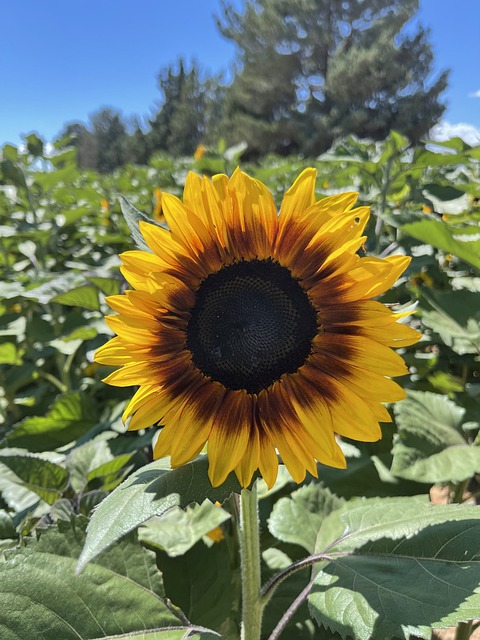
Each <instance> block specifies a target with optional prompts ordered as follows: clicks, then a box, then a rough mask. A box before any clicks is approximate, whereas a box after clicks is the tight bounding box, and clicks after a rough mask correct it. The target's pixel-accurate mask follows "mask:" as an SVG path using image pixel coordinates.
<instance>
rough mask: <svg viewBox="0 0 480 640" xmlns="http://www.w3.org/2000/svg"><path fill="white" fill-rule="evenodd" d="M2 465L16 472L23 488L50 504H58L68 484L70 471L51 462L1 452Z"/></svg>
mask: <svg viewBox="0 0 480 640" xmlns="http://www.w3.org/2000/svg"><path fill="white" fill-rule="evenodd" d="M0 463H1V464H4V465H5V466H6V467H8V468H9V469H10V470H11V471H13V472H14V474H15V475H16V476H17V477H18V478H19V481H20V484H21V485H22V486H23V487H25V488H26V489H29V490H30V491H33V492H34V493H36V494H37V495H38V496H40V498H42V500H45V502H48V504H53V503H54V502H56V501H57V500H58V499H59V498H60V497H61V495H62V492H63V490H64V489H65V488H66V486H67V484H68V475H69V474H68V471H67V470H66V469H65V468H64V467H61V466H60V465H59V464H55V463H54V462H51V461H50V460H43V459H42V458H39V457H37V456H32V455H27V454H23V455H22V454H18V453H17V454H14V453H5V452H4V451H1V450H0Z"/></svg>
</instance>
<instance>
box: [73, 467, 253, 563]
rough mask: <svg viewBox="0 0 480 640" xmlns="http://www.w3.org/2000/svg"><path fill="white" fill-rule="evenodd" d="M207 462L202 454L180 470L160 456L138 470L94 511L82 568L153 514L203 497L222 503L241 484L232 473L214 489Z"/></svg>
mask: <svg viewBox="0 0 480 640" xmlns="http://www.w3.org/2000/svg"><path fill="white" fill-rule="evenodd" d="M207 471H208V461H207V458H206V456H201V457H199V458H197V459H196V460H194V461H193V462H189V463H188V464H186V465H183V466H182V467H180V468H178V469H173V470H171V469H170V460H169V459H165V458H164V459H161V460H157V461H155V462H152V463H150V464H148V465H146V466H145V467H142V468H141V469H138V470H137V471H135V472H134V473H132V475H131V476H129V477H128V478H127V480H125V481H124V482H123V483H122V484H121V485H120V486H119V487H117V488H116V489H115V490H114V491H112V493H111V494H110V495H109V496H108V497H107V498H105V500H104V501H103V502H102V503H101V504H100V505H99V506H98V508H97V509H96V510H95V512H94V514H93V516H92V519H91V521H90V524H89V526H88V530H87V540H86V543H85V548H84V550H83V552H82V555H81V557H80V560H79V564H78V569H79V571H80V570H81V569H82V568H83V567H84V566H85V565H86V564H87V563H88V562H90V560H92V559H93V558H95V557H96V556H97V555H98V554H99V553H101V552H102V551H104V550H105V549H107V548H108V547H110V546H111V545H112V544H113V543H114V542H116V541H117V540H119V539H120V538H122V537H123V536H124V535H126V534H127V533H129V532H130V531H133V530H134V529H136V527H138V526H139V525H141V524H143V523H144V522H146V521H147V520H148V519H149V518H151V517H153V516H161V515H163V514H164V513H167V512H168V511H170V509H173V508H174V507H181V508H184V507H186V506H187V505H189V504H190V503H192V502H197V503H201V502H203V501H204V500H211V501H212V502H215V501H217V500H218V501H220V502H223V501H224V500H225V499H226V498H228V496H230V495H231V494H232V493H233V492H236V493H240V491H241V487H240V485H239V484H238V480H237V479H236V477H235V475H234V474H233V473H232V474H230V475H229V476H228V478H227V479H226V481H225V482H224V483H223V484H222V485H221V486H220V487H216V488H213V487H212V485H211V484H210V480H209V479H208V475H207Z"/></svg>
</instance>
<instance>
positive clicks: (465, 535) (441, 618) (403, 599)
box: [309, 498, 480, 640]
mask: <svg viewBox="0 0 480 640" xmlns="http://www.w3.org/2000/svg"><path fill="white" fill-rule="evenodd" d="M479 534H480V513H478V510H477V509H476V508H475V507H471V506H459V505H445V506H438V505H437V506H433V505H431V504H429V503H428V502H427V501H425V502H422V501H421V500H419V499H416V498H386V499H382V498H374V499H368V500H362V501H355V502H351V503H349V504H347V505H346V507H345V508H344V509H341V510H337V511H334V512H333V513H331V514H330V515H329V516H328V517H327V518H326V519H325V520H324V523H323V525H322V528H321V530H320V534H319V537H318V540H317V547H316V552H317V553H324V554H325V556H326V560H325V561H324V562H322V564H321V565H319V567H318V568H319V571H318V574H317V576H316V578H315V583H314V586H313V589H312V592H311V594H310V596H309V604H310V610H311V613H312V615H313V617H314V618H315V619H316V620H317V622H318V623H320V624H323V625H325V626H326V627H328V628H329V629H330V630H331V631H336V632H338V633H340V634H341V636H342V637H343V638H346V637H347V636H351V637H354V638H357V640H368V639H370V638H373V639H374V640H380V639H382V640H383V639H384V638H392V637H397V638H405V640H407V639H408V638H409V637H410V635H415V636H419V637H421V638H425V639H428V638H430V635H431V629H432V628H433V627H435V628H445V627H449V626H452V625H456V624H458V623H459V622H463V621H468V620H472V619H474V618H476V617H478V611H480V592H479V590H478V585H479V583H480V535H479Z"/></svg>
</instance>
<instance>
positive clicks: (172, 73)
mask: <svg viewBox="0 0 480 640" xmlns="http://www.w3.org/2000/svg"><path fill="white" fill-rule="evenodd" d="M158 84H159V87H160V90H161V92H162V94H163V99H162V103H161V107H160V110H159V111H158V112H157V114H156V115H155V117H154V118H153V119H152V120H150V126H151V131H150V132H149V135H148V138H149V142H150V147H151V149H152V150H164V151H168V152H169V153H172V154H173V155H177V156H180V155H191V154H192V153H193V152H194V151H195V148H196V147H197V145H198V144H200V143H201V142H204V141H205V140H206V138H207V136H209V135H210V136H211V135H212V133H213V132H214V130H215V125H216V122H217V120H218V119H219V110H218V107H219V105H221V102H222V97H223V96H222V94H221V91H222V90H221V85H220V83H219V81H218V78H213V77H206V78H204V77H202V73H201V70H200V68H199V66H198V65H197V64H196V63H192V65H191V66H190V68H187V67H186V65H185V63H184V62H183V60H182V59H180V60H179V62H178V65H169V66H168V67H165V68H164V69H162V70H161V71H160V74H159V76H158Z"/></svg>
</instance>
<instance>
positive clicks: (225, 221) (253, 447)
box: [95, 169, 419, 487]
mask: <svg viewBox="0 0 480 640" xmlns="http://www.w3.org/2000/svg"><path fill="white" fill-rule="evenodd" d="M315 179H316V171H315V170H314V169H306V170H305V171H303V173H302V174H301V175H300V176H299V177H298V178H297V180H296V181H295V183H294V184H293V186H292V187H291V188H290V189H288V191H287V192H286V193H285V196H284V199H283V202H282V205H281V209H280V213H277V210H276V207H275V204H274V201H273V198H272V195H271V194H270V192H269V191H268V190H267V188H266V187H265V186H264V185H263V184H262V183H261V182H259V181H258V180H255V179H252V178H251V177H249V176H247V175H246V174H245V173H242V172H241V171H240V170H238V169H237V170H236V171H235V173H234V174H233V175H232V177H231V178H228V177H227V176H225V175H216V176H214V177H213V178H212V179H211V180H210V179H208V178H203V179H202V178H200V177H199V176H198V175H196V174H194V173H190V174H189V175H188V176H187V179H186V184H185V190H184V195H183V203H182V201H181V200H179V199H178V198H176V197H174V196H172V195H169V194H166V193H163V194H162V208H163V212H164V215H165V220H166V222H167V224H168V227H169V229H164V228H161V227H158V226H155V225H153V224H149V223H144V222H140V230H141V233H142V235H143V237H144V239H145V241H146V243H147V245H148V247H149V248H150V250H151V253H150V252H147V251H127V252H126V253H124V254H122V255H121V256H120V257H121V259H122V262H123V266H122V267H121V270H122V273H123V275H124V277H125V278H126V280H127V281H128V282H129V283H130V285H131V287H132V288H131V290H127V291H125V294H123V295H116V296H111V297H109V298H107V302H108V304H109V306H110V307H111V308H112V309H113V310H114V311H115V312H116V313H117V314H118V315H113V316H109V317H107V318H106V321H107V323H108V325H109V326H110V328H111V329H112V330H113V331H114V332H115V333H116V334H117V336H116V337H114V338H113V339H111V340H110V341H109V342H107V343H106V344H105V345H104V346H103V347H101V348H100V349H99V350H98V351H97V353H96V356H95V360H96V361H97V362H98V363H101V364H106V365H114V366H119V367H120V368H119V369H117V370H116V371H114V372H113V373H111V374H110V375H109V376H108V377H107V378H105V382H106V383H108V384H111V385H115V386H120V387H123V386H130V385H139V388H138V390H137V391H136V393H135V395H134V396H133V398H132V400H131V401H130V402H129V404H128V406H127V407H126V409H125V412H124V416H123V418H124V420H127V419H128V418H130V422H129V429H143V428H145V427H149V426H151V425H164V426H163V428H162V430H161V431H160V433H159V436H158V439H157V441H156V444H155V446H154V456H155V457H156V458H159V457H164V456H167V455H170V456H171V464H172V466H173V467H179V466H181V465H183V464H185V463H187V462H189V461H191V460H193V459H194V458H195V457H196V456H197V455H198V454H199V453H200V452H201V451H202V449H203V448H204V446H205V444H206V443H208V446H207V453H208V460H209V472H208V473H209V478H210V481H211V483H212V485H213V486H218V485H220V484H222V483H223V482H224V480H225V479H226V477H227V476H228V474H229V473H230V472H231V471H234V472H235V473H236V475H237V477H238V480H239V482H240V484H241V485H242V486H243V487H246V486H248V485H249V484H250V482H251V479H252V476H253V474H254V472H255V471H256V470H257V469H259V470H260V473H261V474H262V476H263V478H264V479H265V481H266V483H267V485H268V486H269V487H271V486H272V485H273V484H274V482H275V479H276V476H277V470H278V459H277V451H278V453H279V454H280V456H281V458H282V460H283V462H284V464H285V465H286V467H287V469H288V470H289V472H290V474H291V476H292V477H293V479H294V480H295V481H296V482H301V481H302V480H303V479H304V478H305V475H306V471H309V472H310V473H311V474H312V475H314V476H317V461H318V462H320V463H322V464H325V465H330V466H333V467H338V468H343V467H345V466H346V463H345V458H344V455H343V453H342V450H341V449H340V447H339V445H338V443H337V440H336V437H335V434H338V435H339V436H346V437H348V438H353V439H354V440H361V441H365V442H371V441H375V440H378V439H379V438H380V437H381V430H380V426H379V421H380V422H389V421H391V418H390V415H389V413H388V411H387V410H386V408H385V407H384V406H383V405H382V404H381V403H383V402H394V401H396V400H401V399H402V398H403V397H404V395H405V394H404V391H403V390H402V388H401V387H400V386H399V385H398V384H396V383H395V382H394V381H393V380H391V379H390V377H392V376H401V375H404V374H406V373H407V368H406V366H405V364H404V362H403V360H402V358H401V357H400V356H399V355H398V354H396V353H395V352H394V351H393V350H392V349H391V348H390V347H404V346H406V345H410V344H413V343H415V342H416V341H417V340H418V339H419V334H418V333H417V332H416V331H415V330H413V329H411V328H409V327H407V326H405V325H403V324H398V323H397V320H398V318H399V315H398V314H395V313H393V312H392V311H391V310H390V309H388V308H386V307H385V306H384V305H382V304H381V303H379V302H377V301H374V300H371V298H373V297H375V296H378V295H379V294H381V293H383V292H384V291H385V290H386V289H388V288H389V287H390V286H391V285H392V284H393V283H394V282H395V281H396V280H397V278H398V277H399V275H400V274H401V273H402V272H403V271H404V269H405V268H406V267H407V265H408V263H409V261H410V259H409V258H408V257H405V256H391V257H388V258H386V259H380V258H374V257H360V256H359V255H357V250H358V249H359V248H360V247H361V246H362V244H363V243H364V241H365V237H364V236H363V235H362V233H363V230H364V228H365V224H366V222H367V220H368V217H369V208H368V207H358V208H356V209H353V208H352V207H353V206H354V204H355V202H356V199H357V194H356V193H343V194H341V195H335V196H331V197H326V198H324V199H322V200H319V201H316V200H315V193H314V188H315Z"/></svg>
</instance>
